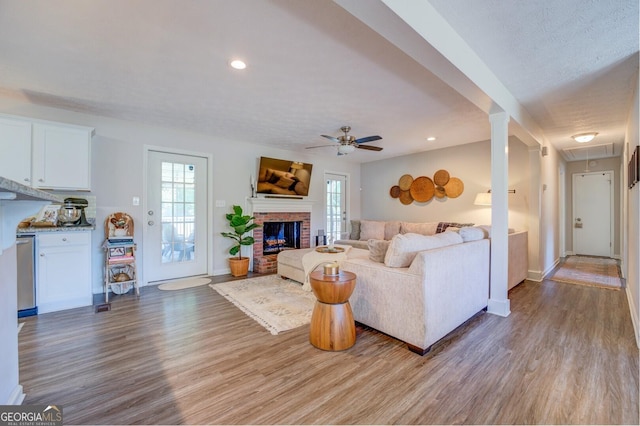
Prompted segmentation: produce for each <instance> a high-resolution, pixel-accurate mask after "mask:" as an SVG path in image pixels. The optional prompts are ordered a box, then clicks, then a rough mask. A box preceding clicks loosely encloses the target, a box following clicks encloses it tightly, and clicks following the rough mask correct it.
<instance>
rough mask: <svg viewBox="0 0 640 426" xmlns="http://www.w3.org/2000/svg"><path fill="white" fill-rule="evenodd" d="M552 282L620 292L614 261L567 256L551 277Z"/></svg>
mask: <svg viewBox="0 0 640 426" xmlns="http://www.w3.org/2000/svg"><path fill="white" fill-rule="evenodd" d="M551 280H553V281H559V282H563V283H569V284H580V285H586V286H591V287H601V288H607V289H610V290H620V288H621V287H622V282H621V281H620V275H619V273H618V262H616V260H615V259H609V258H603V257H588V256H569V257H568V258H567V260H566V261H565V262H564V263H563V264H562V265H561V266H560V268H559V269H558V270H557V271H556V273H555V274H553V276H552V277H551Z"/></svg>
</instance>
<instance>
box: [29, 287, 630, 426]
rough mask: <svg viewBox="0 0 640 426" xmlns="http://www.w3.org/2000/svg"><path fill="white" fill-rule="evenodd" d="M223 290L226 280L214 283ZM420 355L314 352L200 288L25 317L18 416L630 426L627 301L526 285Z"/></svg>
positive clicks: (153, 291)
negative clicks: (505, 311)
mask: <svg viewBox="0 0 640 426" xmlns="http://www.w3.org/2000/svg"><path fill="white" fill-rule="evenodd" d="M215 278H216V279H217V280H222V279H224V278H222V277H215ZM509 296H510V299H511V310H512V313H511V315H510V316H509V317H506V318H502V317H499V316H495V315H491V314H487V313H479V314H478V315H476V316H475V317H474V318H472V319H471V320H469V321H468V322H466V323H465V324H464V325H462V326H461V327H459V328H458V329H457V330H455V331H454V332H453V333H451V334H450V335H448V336H446V337H445V338H444V339H443V340H441V341H440V342H438V343H437V344H435V345H434V346H433V348H432V350H431V352H429V353H428V354H427V355H425V356H424V357H420V356H418V355H416V354H413V353H411V352H410V351H409V350H407V348H406V345H405V344H404V343H402V342H399V341H397V340H395V339H393V338H391V337H389V336H386V335H384V334H382V333H379V332H377V331H375V330H372V329H369V328H366V327H362V328H358V330H357V340H356V344H355V346H353V347H352V348H351V349H349V350H346V351H342V352H325V351H321V350H318V349H316V348H314V347H313V346H311V344H310V343H309V334H308V333H309V330H308V327H300V328H297V329H294V330H290V331H288V332H285V333H281V334H279V335H277V336H273V335H271V334H270V333H269V332H268V331H266V330H265V329H264V328H263V327H262V326H260V325H259V324H257V323H256V322H255V321H253V320H252V319H251V318H249V317H248V316H246V315H245V314H244V313H242V312H241V311H240V310H239V309H237V308H236V307H235V306H234V305H233V304H231V303H230V302H228V301H227V300H226V299H224V298H223V297H222V296H220V295H219V294H218V293H217V292H215V291H213V290H211V289H210V288H209V287H208V286H202V287H195V288H190V289H185V290H180V291H161V290H158V289H157V288H155V287H145V288H143V289H142V295H141V297H140V298H139V299H137V298H135V296H133V297H130V295H121V296H116V297H114V298H113V299H112V309H111V310H110V311H107V312H100V313H95V312H94V310H93V309H92V308H80V309H74V310H69V311H64V312H57V313H51V314H44V315H40V316H38V317H31V318H25V319H21V321H22V320H24V322H25V325H24V327H23V329H22V331H21V333H20V334H19V345H20V380H21V384H22V385H23V386H24V389H25V392H26V394H27V397H26V400H25V403H26V404H58V405H62V406H63V407H64V420H65V423H66V424H391V423H394V424H638V409H639V407H638V386H639V384H638V348H637V347H636V345H635V341H634V335H633V327H632V324H631V318H630V315H629V312H628V307H627V301H626V295H625V292H622V291H610V290H605V289H599V288H595V287H583V286H576V285H570V284H562V283H555V282H553V281H544V282H542V283H533V282H528V281H525V282H524V283H523V284H521V285H519V286H517V287H515V288H514V289H513V290H512V291H511V292H510V294H509Z"/></svg>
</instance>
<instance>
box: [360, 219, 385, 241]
mask: <svg viewBox="0 0 640 426" xmlns="http://www.w3.org/2000/svg"><path fill="white" fill-rule="evenodd" d="M371 239H374V240H384V222H378V221H375V220H361V221H360V241H369V240H371Z"/></svg>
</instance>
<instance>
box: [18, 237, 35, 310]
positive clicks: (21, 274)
mask: <svg viewBox="0 0 640 426" xmlns="http://www.w3.org/2000/svg"><path fill="white" fill-rule="evenodd" d="M35 242H36V240H35V235H32V234H24V235H18V237H17V238H16V251H17V257H18V318H22V317H28V316H31V315H38V307H37V306H36V270H35V254H36V246H35Z"/></svg>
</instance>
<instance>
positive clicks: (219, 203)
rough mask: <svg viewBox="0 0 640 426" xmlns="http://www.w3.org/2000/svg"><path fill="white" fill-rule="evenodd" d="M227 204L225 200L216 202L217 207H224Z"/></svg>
mask: <svg viewBox="0 0 640 426" xmlns="http://www.w3.org/2000/svg"><path fill="white" fill-rule="evenodd" d="M226 205H227V203H226V202H225V201H224V200H216V207H224V206H226Z"/></svg>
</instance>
